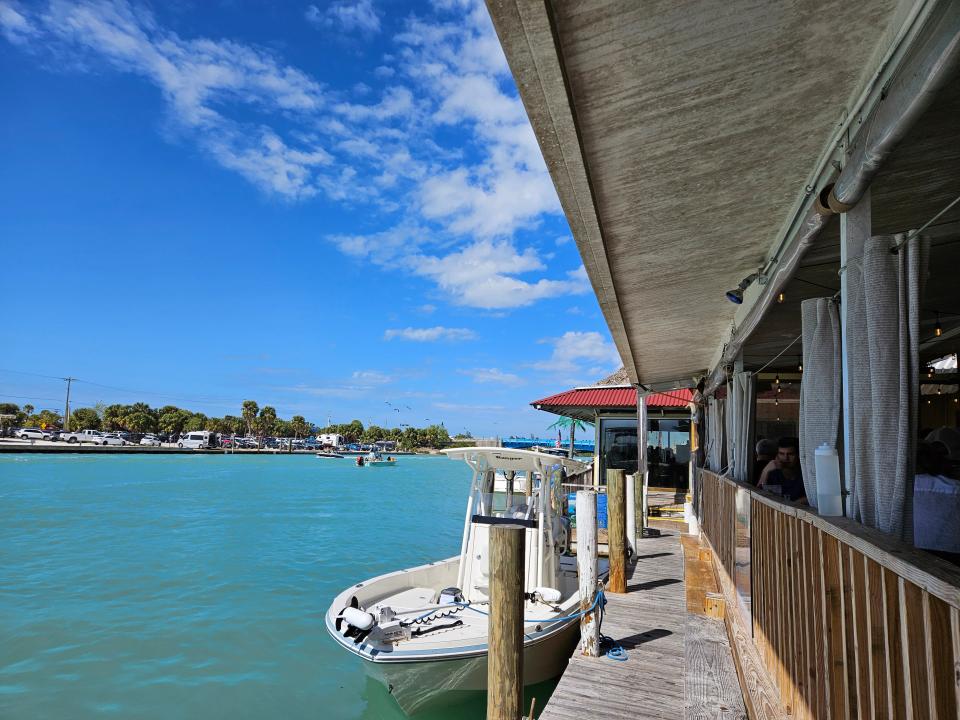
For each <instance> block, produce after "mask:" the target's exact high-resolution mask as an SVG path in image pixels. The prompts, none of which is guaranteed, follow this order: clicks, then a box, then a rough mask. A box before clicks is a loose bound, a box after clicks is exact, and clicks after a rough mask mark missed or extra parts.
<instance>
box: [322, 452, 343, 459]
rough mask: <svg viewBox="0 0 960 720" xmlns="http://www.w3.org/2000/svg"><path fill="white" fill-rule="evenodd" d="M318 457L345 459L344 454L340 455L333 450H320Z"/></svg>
mask: <svg viewBox="0 0 960 720" xmlns="http://www.w3.org/2000/svg"><path fill="white" fill-rule="evenodd" d="M317 457H318V458H340V459H341V460H342V459H343V455H340V454H339V453H333V452H318V453H317Z"/></svg>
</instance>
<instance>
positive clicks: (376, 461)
mask: <svg viewBox="0 0 960 720" xmlns="http://www.w3.org/2000/svg"><path fill="white" fill-rule="evenodd" d="M356 463H357V466H358V467H393V466H394V465H396V464H397V459H396V458H395V457H393V456H392V455H387V457H384V456H383V454H382V453H379V452H376V451H374V450H371V451H370V452H368V453H367V454H366V455H357V460H356Z"/></svg>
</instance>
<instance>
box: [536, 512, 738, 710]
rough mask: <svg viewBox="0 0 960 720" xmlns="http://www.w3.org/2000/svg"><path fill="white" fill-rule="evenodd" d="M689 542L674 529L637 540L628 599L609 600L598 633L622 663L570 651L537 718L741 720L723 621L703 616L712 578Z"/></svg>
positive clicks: (609, 596)
mask: <svg viewBox="0 0 960 720" xmlns="http://www.w3.org/2000/svg"><path fill="white" fill-rule="evenodd" d="M686 539H687V540H688V542H686V543H684V546H681V542H680V535H679V533H677V532H676V531H675V530H674V531H665V532H664V534H663V536H662V537H659V538H651V539H646V540H641V541H640V544H639V548H638V558H637V562H636V564H633V565H631V567H630V573H629V576H628V581H627V593H626V594H624V595H613V594H608V595H607V600H608V604H607V609H606V614H605V616H604V620H603V628H602V632H603V634H604V635H607V636H609V637H611V638H613V640H614V641H615V642H616V644H617V645H620V646H621V647H622V648H623V649H624V650H626V651H627V654H628V658H627V660H626V661H625V662H618V661H615V660H612V659H610V658H607V657H599V658H588V657H583V656H582V655H580V653H579V648H578V649H577V650H575V651H574V655H573V657H572V658H571V660H570V664H569V665H568V666H567V669H566V671H565V672H564V674H563V677H562V678H561V680H560V683H559V684H558V685H557V688H556V690H555V691H554V693H553V696H552V697H551V698H550V700H549V702H548V703H547V706H546V708H545V709H544V711H543V713H542V714H541V716H540V718H541V720H574V719H577V720H579V719H581V718H582V719H584V720H587V719H589V720H607V719H609V720H615V719H616V720H621V719H622V718H629V719H630V720H646V719H647V718H651V719H652V718H657V719H662V720H684V718H688V719H689V720H708V719H714V718H717V719H719V718H723V719H724V720H735V719H739V718H743V719H744V720H745V719H746V717H747V713H746V710H745V707H744V702H743V696H742V694H741V691H740V684H739V681H738V679H737V673H736V669H735V667H734V662H733V657H732V655H731V653H730V646H729V644H728V641H727V634H726V630H725V628H724V624H723V621H722V620H718V619H713V618H709V617H706V615H704V614H703V611H702V607H703V604H702V599H701V598H702V596H703V594H704V593H705V592H708V591H709V590H710V587H704V585H705V584H707V585H709V584H710V583H712V582H713V577H712V572H711V573H709V574H707V573H704V572H703V571H702V567H700V565H701V564H703V563H704V562H707V564H708V562H709V561H703V560H701V559H700V558H699V556H698V549H699V548H698V545H697V543H696V542H695V539H694V541H693V542H692V543H691V542H689V540H690V538H686ZM685 549H686V550H687V566H688V567H687V572H686V576H687V577H688V578H690V579H691V587H690V588H688V587H687V584H688V583H687V582H685V573H684V564H685V563H684V550H685Z"/></svg>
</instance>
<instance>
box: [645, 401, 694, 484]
mask: <svg viewBox="0 0 960 720" xmlns="http://www.w3.org/2000/svg"><path fill="white" fill-rule="evenodd" d="M647 426H648V432H647V467H648V469H649V471H650V480H649V483H650V485H651V486H652V487H669V488H678V489H682V488H686V487H687V484H688V482H689V477H690V472H689V463H690V421H689V420H684V419H655V418H651V419H650V420H649V421H648V423H647Z"/></svg>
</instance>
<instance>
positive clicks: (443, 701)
mask: <svg viewBox="0 0 960 720" xmlns="http://www.w3.org/2000/svg"><path fill="white" fill-rule="evenodd" d="M579 627H580V623H579V622H578V621H577V620H572V621H570V622H568V623H566V624H565V626H564V627H563V628H562V629H560V630H558V631H557V632H554V633H551V634H549V635H548V636H546V637H543V638H542V639H537V640H534V641H531V642H527V643H525V644H524V648H523V684H524V686H527V685H534V684H536V683H540V682H543V681H544V680H550V679H551V678H555V677H557V676H558V675H560V674H562V673H563V671H564V669H565V668H566V667H567V661H568V660H569V659H570V654H571V653H572V652H573V649H574V648H575V647H576V644H577V640H578V639H579V632H578V629H579ZM363 665H364V670H365V672H366V673H367V674H368V675H369V676H370V677H371V678H373V679H374V680H375V681H376V682H378V683H380V684H382V685H383V686H384V687H385V688H386V689H387V692H389V693H390V694H391V695H392V696H393V698H394V699H395V700H396V701H397V704H398V705H399V706H400V708H401V709H402V710H403V711H404V712H405V713H406V714H407V715H416V714H418V713H421V712H424V711H427V710H433V709H436V708H440V707H444V706H448V705H456V704H459V703H460V702H463V701H465V700H468V699H471V698H475V697H476V695H477V693H480V692H485V691H486V689H487V653H486V651H485V650H484V651H483V652H482V653H480V654H477V655H474V656H471V657H452V658H445V657H442V656H440V657H436V658H432V659H429V660H426V659H424V660H413V661H408V662H398V661H376V660H368V659H366V658H365V659H364V661H363Z"/></svg>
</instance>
